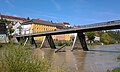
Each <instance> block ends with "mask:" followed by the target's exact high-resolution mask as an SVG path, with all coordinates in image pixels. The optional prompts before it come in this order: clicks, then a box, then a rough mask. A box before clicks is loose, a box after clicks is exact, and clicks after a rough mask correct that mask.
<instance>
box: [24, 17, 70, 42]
mask: <svg viewBox="0 0 120 72" xmlns="http://www.w3.org/2000/svg"><path fill="white" fill-rule="evenodd" d="M61 29H64V25H62V24H57V23H53V22H49V21H44V20H41V19H32V20H28V21H26V22H23V23H22V34H33V33H40V32H47V31H55V30H61ZM52 38H53V39H54V40H69V39H70V38H69V37H68V35H67V34H66V35H63V37H62V39H59V38H61V37H60V36H59V37H58V36H57V35H52ZM35 40H43V37H35Z"/></svg>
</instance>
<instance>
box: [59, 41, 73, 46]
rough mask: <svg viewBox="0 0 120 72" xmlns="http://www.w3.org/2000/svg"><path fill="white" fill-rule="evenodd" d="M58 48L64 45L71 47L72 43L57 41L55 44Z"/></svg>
mask: <svg viewBox="0 0 120 72" xmlns="http://www.w3.org/2000/svg"><path fill="white" fill-rule="evenodd" d="M57 45H58V46H62V45H66V46H71V45H72V43H71V42H70V41H59V42H58V43H57Z"/></svg>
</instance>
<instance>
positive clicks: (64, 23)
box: [57, 22, 70, 25]
mask: <svg viewBox="0 0 120 72" xmlns="http://www.w3.org/2000/svg"><path fill="white" fill-rule="evenodd" d="M57 24H63V25H66V24H67V25H70V24H69V23H67V22H57Z"/></svg>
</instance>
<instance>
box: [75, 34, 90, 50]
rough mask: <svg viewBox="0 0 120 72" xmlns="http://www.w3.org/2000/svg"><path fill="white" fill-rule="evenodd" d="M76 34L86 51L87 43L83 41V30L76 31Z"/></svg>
mask: <svg viewBox="0 0 120 72" xmlns="http://www.w3.org/2000/svg"><path fill="white" fill-rule="evenodd" d="M77 35H78V38H79V40H80V43H81V46H82V48H83V50H84V51H88V47H87V44H86V41H85V35H84V34H83V32H82V33H81V32H78V33H77Z"/></svg>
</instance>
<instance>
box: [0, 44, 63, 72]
mask: <svg viewBox="0 0 120 72" xmlns="http://www.w3.org/2000/svg"><path fill="white" fill-rule="evenodd" d="M0 71H1V72H64V71H63V70H62V69H61V68H60V67H57V68H54V67H53V65H52V63H50V62H48V60H47V59H45V58H44V59H43V58H42V57H38V56H37V54H35V53H33V51H32V49H30V45H27V46H26V47H24V48H23V47H22V46H21V45H13V44H7V45H1V48H0Z"/></svg>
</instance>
